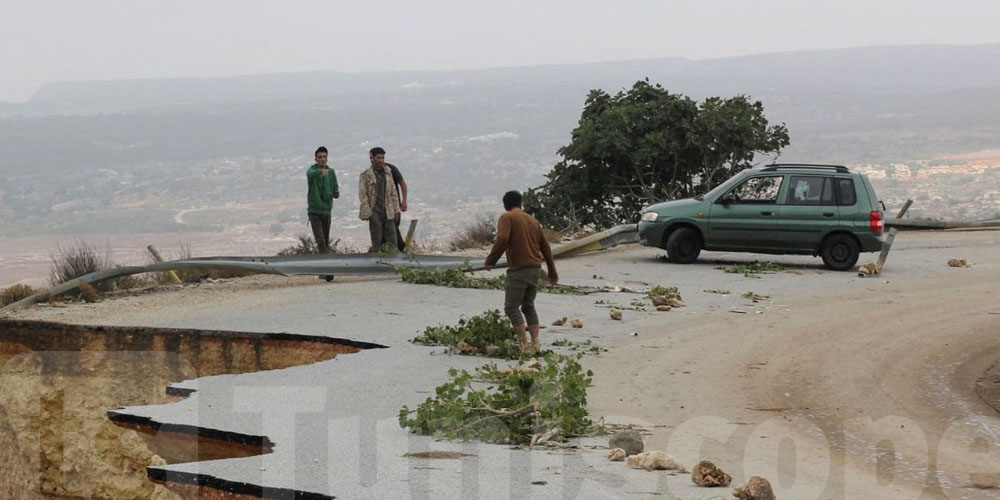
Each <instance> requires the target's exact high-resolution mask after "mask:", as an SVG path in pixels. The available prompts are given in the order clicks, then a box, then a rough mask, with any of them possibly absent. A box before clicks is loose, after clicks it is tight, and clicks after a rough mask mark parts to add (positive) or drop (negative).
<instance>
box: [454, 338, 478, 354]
mask: <svg viewBox="0 0 1000 500" xmlns="http://www.w3.org/2000/svg"><path fill="white" fill-rule="evenodd" d="M455 348H456V349H458V350H459V351H462V352H476V351H478V350H479V349H476V346H474V345H472V344H470V343H468V342H466V341H464V340H463V341H461V342H459V343H457V344H455Z"/></svg>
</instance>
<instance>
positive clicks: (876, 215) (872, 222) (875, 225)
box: [868, 210, 883, 234]
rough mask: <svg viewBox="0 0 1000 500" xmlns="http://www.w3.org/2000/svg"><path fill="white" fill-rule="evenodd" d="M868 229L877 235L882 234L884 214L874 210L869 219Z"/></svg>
mask: <svg viewBox="0 0 1000 500" xmlns="http://www.w3.org/2000/svg"><path fill="white" fill-rule="evenodd" d="M868 228H869V229H871V231H872V232H873V233H875V234H882V228H883V224H882V212H879V211H878V210H872V212H871V214H870V215H869V217H868Z"/></svg>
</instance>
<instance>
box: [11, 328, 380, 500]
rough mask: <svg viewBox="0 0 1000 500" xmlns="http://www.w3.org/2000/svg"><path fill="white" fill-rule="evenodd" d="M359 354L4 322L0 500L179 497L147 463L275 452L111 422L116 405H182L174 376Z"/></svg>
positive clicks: (283, 339)
mask: <svg viewBox="0 0 1000 500" xmlns="http://www.w3.org/2000/svg"><path fill="white" fill-rule="evenodd" d="M362 347H365V346H363V345H360V344H358V345H348V344H342V343H337V342H335V341H332V340H331V339H322V338H313V337H300V336H291V335H266V334H254V333H236V332H206V331H196V330H154V329H146V328H109V327H83V326H69V325H61V324H54V323H34V322H20V321H5V322H0V463H3V464H4V469H5V470H4V480H3V481H2V482H0V497H2V498H28V499H32V498H56V497H58V498H67V497H68V498H102V499H118V498H129V499H138V498H150V499H166V498H177V497H176V495H174V494H173V493H171V492H170V491H168V490H167V489H165V488H164V487H163V486H162V485H159V484H156V483H153V482H152V481H150V480H149V479H148V478H147V476H146V467H147V466H150V465H161V464H164V463H168V462H183V461H192V460H198V459H203V458H206V457H209V458H222V457H228V456H247V455H252V454H260V453H266V452H268V451H269V448H268V446H267V445H266V444H265V445H263V446H258V447H257V448H256V449H248V447H246V446H234V447H230V446H227V443H225V442H221V441H218V442H213V440H211V439H208V440H199V439H198V438H197V437H192V436H170V435H164V434H160V433H158V432H157V429H155V428H151V427H150V426H148V425H135V424H126V425H116V424H115V423H113V422H112V421H111V420H109V419H108V416H107V411H108V410H109V409H114V408H117V407H120V406H130V405H144V404H160V403H167V402H170V401H172V400H176V399H177V397H176V396H169V395H167V393H166V391H165V388H166V386H167V385H168V384H169V383H171V382H175V381H179V380H185V379H191V378H196V377H203V376H209V375H218V374H227V373H246V372H253V371H259V370H271V369H278V368H285V367H289V366H295V365H302V364H308V363H313V362H317V361H323V360H327V359H331V358H333V357H335V356H337V355H338V354H345V353H351V352H357V351H358V350H359V349H361V348H362ZM137 431H139V432H137Z"/></svg>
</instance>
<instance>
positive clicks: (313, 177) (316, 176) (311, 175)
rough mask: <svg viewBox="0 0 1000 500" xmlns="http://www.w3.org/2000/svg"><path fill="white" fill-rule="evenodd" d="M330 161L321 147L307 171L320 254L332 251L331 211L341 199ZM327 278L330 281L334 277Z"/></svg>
mask: <svg viewBox="0 0 1000 500" xmlns="http://www.w3.org/2000/svg"><path fill="white" fill-rule="evenodd" d="M328 159H329V153H327V151H326V148H325V147H323V146H320V147H319V149H317V150H316V163H315V164H314V165H313V166H311V167H309V170H306V180H307V181H308V182H309V195H308V199H309V225H310V226H312V232H313V238H315V239H316V247H317V248H319V253H327V252H329V251H330V210H331V209H332V208H333V199H334V198H340V187H339V186H338V185H337V174H335V173H333V169H331V168H330V167H328V166H327V164H326V163H327V161H328ZM326 278H327V281H330V280H331V279H332V278H333V277H332V276H327V277H326Z"/></svg>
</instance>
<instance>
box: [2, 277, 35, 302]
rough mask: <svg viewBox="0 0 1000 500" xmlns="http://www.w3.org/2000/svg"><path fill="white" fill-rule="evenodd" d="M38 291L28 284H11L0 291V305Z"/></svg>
mask: <svg viewBox="0 0 1000 500" xmlns="http://www.w3.org/2000/svg"><path fill="white" fill-rule="evenodd" d="M38 292H39V290H37V289H35V288H34V287H31V286H29V285H24V284H21V283H18V284H16V285H11V286H9V287H7V288H4V289H3V290H2V291H0V307H3V306H7V305H10V304H13V303H14V302H17V301H19V300H21V299H24V298H28V297H31V296H32V295H34V294H36V293H38Z"/></svg>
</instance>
